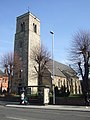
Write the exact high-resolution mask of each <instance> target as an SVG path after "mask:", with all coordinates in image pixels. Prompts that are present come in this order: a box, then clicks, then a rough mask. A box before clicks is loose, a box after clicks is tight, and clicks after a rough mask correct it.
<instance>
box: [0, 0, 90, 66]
mask: <svg viewBox="0 0 90 120" xmlns="http://www.w3.org/2000/svg"><path fill="white" fill-rule="evenodd" d="M28 10H29V11H30V12H31V13H32V14H34V15H35V16H37V17H38V18H39V19H40V23H41V30H40V31H41V32H40V36H41V42H42V43H43V44H44V45H45V46H46V47H47V49H48V51H50V52H51V54H52V35H51V34H50V31H53V32H54V48H53V49H54V53H53V55H54V60H56V61H59V62H61V63H64V64H69V61H68V58H69V57H70V56H68V53H69V48H70V46H71V42H72V39H73V35H74V34H75V33H76V32H77V31H78V30H79V29H82V30H90V0H0V58H1V56H2V55H3V54H6V53H8V52H11V51H13V49H14V37H15V32H16V17H18V16H20V15H22V14H24V13H26V12H28Z"/></svg>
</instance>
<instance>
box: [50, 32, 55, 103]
mask: <svg viewBox="0 0 90 120" xmlns="http://www.w3.org/2000/svg"><path fill="white" fill-rule="evenodd" d="M50 33H51V34H52V76H53V81H52V83H53V104H55V89H54V87H55V86H54V32H53V31H50Z"/></svg>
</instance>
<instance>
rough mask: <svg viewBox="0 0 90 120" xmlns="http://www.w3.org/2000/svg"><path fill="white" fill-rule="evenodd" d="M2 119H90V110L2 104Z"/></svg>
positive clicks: (0, 113) (0, 115)
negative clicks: (15, 106)
mask: <svg viewBox="0 0 90 120" xmlns="http://www.w3.org/2000/svg"><path fill="white" fill-rule="evenodd" d="M0 120H90V112H85V111H82V112H81V111H66V110H49V109H48V110H47V109H31V108H29V109H26V108H10V107H5V106H0Z"/></svg>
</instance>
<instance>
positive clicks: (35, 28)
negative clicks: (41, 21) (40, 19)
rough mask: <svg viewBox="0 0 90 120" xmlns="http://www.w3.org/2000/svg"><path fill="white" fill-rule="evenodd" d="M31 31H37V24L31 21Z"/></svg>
mask: <svg viewBox="0 0 90 120" xmlns="http://www.w3.org/2000/svg"><path fill="white" fill-rule="evenodd" d="M33 31H34V32H35V33H37V25H36V24H34V23H33Z"/></svg>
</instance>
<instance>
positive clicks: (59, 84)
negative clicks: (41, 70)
mask: <svg viewBox="0 0 90 120" xmlns="http://www.w3.org/2000/svg"><path fill="white" fill-rule="evenodd" d="M58 87H59V88H60V79H59V80H58Z"/></svg>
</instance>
